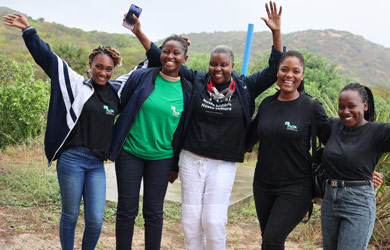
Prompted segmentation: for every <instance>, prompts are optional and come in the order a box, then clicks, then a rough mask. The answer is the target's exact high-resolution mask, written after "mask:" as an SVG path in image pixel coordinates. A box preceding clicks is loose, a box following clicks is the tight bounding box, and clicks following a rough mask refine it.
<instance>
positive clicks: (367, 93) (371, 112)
mask: <svg viewBox="0 0 390 250" xmlns="http://www.w3.org/2000/svg"><path fill="white" fill-rule="evenodd" d="M347 90H352V91H357V92H358V93H359V95H360V97H361V98H362V101H363V102H367V104H368V109H367V111H364V119H366V120H367V121H370V122H374V121H375V120H376V113H375V103H374V96H373V94H372V92H371V90H370V89H369V88H368V87H366V86H364V85H361V84H359V83H349V84H347V85H346V86H345V87H344V88H343V89H342V90H341V91H340V93H341V92H343V91H347Z"/></svg>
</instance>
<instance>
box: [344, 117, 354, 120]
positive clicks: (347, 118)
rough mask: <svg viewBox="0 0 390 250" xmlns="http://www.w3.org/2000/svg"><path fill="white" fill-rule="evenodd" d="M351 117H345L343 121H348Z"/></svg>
mask: <svg viewBox="0 0 390 250" xmlns="http://www.w3.org/2000/svg"><path fill="white" fill-rule="evenodd" d="M352 118H353V117H345V118H344V120H346V121H349V120H352Z"/></svg>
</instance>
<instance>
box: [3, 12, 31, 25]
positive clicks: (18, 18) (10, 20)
mask: <svg viewBox="0 0 390 250" xmlns="http://www.w3.org/2000/svg"><path fill="white" fill-rule="evenodd" d="M3 21H4V23H5V24H6V25H8V26H11V27H16V28H19V29H25V28H27V27H28V26H30V25H29V23H28V21H27V18H26V17H25V16H23V15H21V14H16V13H15V14H8V15H6V16H3Z"/></svg>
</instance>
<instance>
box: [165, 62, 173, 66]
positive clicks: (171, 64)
mask: <svg viewBox="0 0 390 250" xmlns="http://www.w3.org/2000/svg"><path fill="white" fill-rule="evenodd" d="M174 64H175V63H174V62H166V63H165V65H167V66H173V65H174Z"/></svg>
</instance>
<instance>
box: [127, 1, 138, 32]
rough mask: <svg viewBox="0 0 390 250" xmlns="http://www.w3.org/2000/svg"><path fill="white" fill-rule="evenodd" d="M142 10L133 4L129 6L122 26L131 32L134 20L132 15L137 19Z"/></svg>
mask: <svg viewBox="0 0 390 250" xmlns="http://www.w3.org/2000/svg"><path fill="white" fill-rule="evenodd" d="M141 11H142V9H141V8H140V7H138V6H137V5H135V4H132V5H131V6H130V9H129V12H128V13H127V16H126V18H125V20H124V21H123V26H124V27H126V28H128V29H130V30H132V29H133V28H134V25H135V20H134V19H133V14H134V15H135V16H136V17H137V18H138V17H139V15H141Z"/></svg>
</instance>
